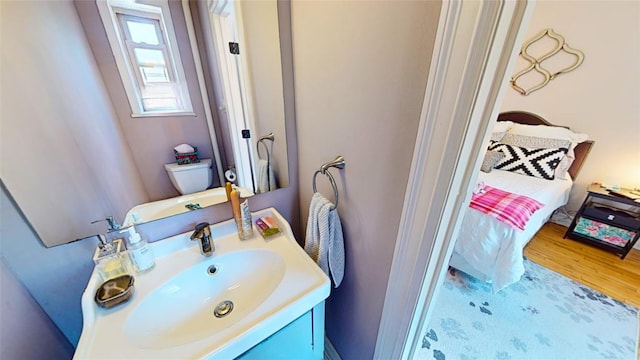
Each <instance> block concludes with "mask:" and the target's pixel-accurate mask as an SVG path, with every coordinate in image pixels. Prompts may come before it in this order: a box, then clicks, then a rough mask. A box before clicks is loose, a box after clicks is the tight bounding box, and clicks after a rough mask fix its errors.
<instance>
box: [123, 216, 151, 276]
mask: <svg viewBox="0 0 640 360" xmlns="http://www.w3.org/2000/svg"><path fill="white" fill-rule="evenodd" d="M127 231H128V232H129V241H128V244H127V249H128V250H129V256H130V257H131V262H132V263H133V266H134V267H135V268H136V271H137V272H138V273H143V272H147V271H149V270H151V269H153V267H154V266H155V265H156V260H155V258H154V257H153V252H152V251H151V248H150V247H149V244H147V242H146V241H145V240H144V239H142V237H141V236H140V234H138V233H137V232H136V228H135V227H134V226H131V227H129V229H127Z"/></svg>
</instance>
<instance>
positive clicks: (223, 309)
mask: <svg viewBox="0 0 640 360" xmlns="http://www.w3.org/2000/svg"><path fill="white" fill-rule="evenodd" d="M231 310H233V302H231V300H225V301H223V302H221V303H220V304H218V306H216V308H215V310H213V315H215V317H217V318H221V317H225V316H227V315H229V313H231Z"/></svg>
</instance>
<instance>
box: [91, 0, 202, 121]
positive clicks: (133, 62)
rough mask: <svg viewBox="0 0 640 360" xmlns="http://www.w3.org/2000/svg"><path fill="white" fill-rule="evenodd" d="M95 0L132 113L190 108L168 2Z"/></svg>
mask: <svg viewBox="0 0 640 360" xmlns="http://www.w3.org/2000/svg"><path fill="white" fill-rule="evenodd" d="M97 4H98V9H99V10H100V16H101V18H102V22H103V24H104V26H105V30H106V31H107V36H108V38H109V43H110V45H111V50H112V51H113V54H114V57H115V59H116V63H117V66H118V71H119V72H120V77H121V79H122V82H123V84H124V88H125V91H126V92H127V97H128V99H129V103H130V104H131V110H132V116H134V117H135V116H158V115H175V114H180V113H183V114H184V113H188V114H192V106H191V100H190V99H189V93H188V89H187V84H186V81H185V76H184V70H183V69H182V62H181V61H180V54H179V53H178V50H177V47H176V40H175V35H174V32H173V26H172V23H171V17H170V14H169V10H168V4H167V2H166V1H162V2H158V1H154V4H157V5H159V6H156V5H148V4H144V3H142V1H141V0H138V1H137V2H136V1H133V0H129V1H123V0H98V1H97Z"/></svg>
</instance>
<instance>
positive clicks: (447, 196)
mask: <svg viewBox="0 0 640 360" xmlns="http://www.w3.org/2000/svg"><path fill="white" fill-rule="evenodd" d="M532 11H533V3H532V1H527V0H523V1H517V2H516V1H511V0H500V1H483V2H480V1H473V0H472V1H462V0H444V1H443V3H442V8H441V13H440V21H439V24H438V30H437V33H436V41H435V45H434V51H433V56H432V59H431V66H430V70H429V77H428V82H427V89H426V92H425V98H424V103H423V108H422V114H421V118H420V125H419V128H418V135H417V139H416V145H415V148H414V154H413V159H412V165H411V172H410V174H409V181H408V184H407V190H406V192H405V199H404V205H403V210H402V217H401V219H400V226H399V229H398V237H397V240H396V246H395V252H394V257H393V262H392V265H391V272H390V274H389V281H388V285H387V292H386V296H385V301H384V308H383V312H382V318H381V321H380V326H379V330H378V338H377V342H376V349H375V353H374V358H376V359H407V358H412V357H413V355H414V353H415V350H416V349H417V346H419V341H420V331H421V329H422V328H423V327H424V324H425V323H426V322H427V321H428V320H429V317H430V315H431V313H430V312H431V305H432V304H433V302H434V299H435V297H436V296H437V294H438V291H439V287H440V285H441V284H442V281H443V280H444V276H445V274H446V269H447V265H448V260H449V258H450V256H451V253H452V251H453V245H454V241H453V239H455V238H456V235H457V233H458V229H459V226H460V222H461V220H462V217H463V215H464V211H465V209H466V207H467V204H468V203H469V200H470V196H471V192H472V189H473V186H474V185H475V181H476V178H477V172H478V171H479V169H480V162H481V157H480V155H481V154H483V153H484V152H483V151H482V149H484V148H486V143H487V141H488V139H489V132H490V128H491V127H490V125H491V124H493V122H494V121H495V118H496V117H497V114H498V111H499V105H500V104H499V101H498V100H499V99H502V97H503V93H504V91H505V89H506V88H507V87H508V86H507V85H508V78H509V75H508V74H510V73H511V72H512V71H513V67H514V65H515V60H516V58H517V52H516V51H514V49H515V47H516V46H517V44H521V43H522V41H523V39H524V35H525V32H526V30H527V29H526V25H527V24H528V21H529V19H530V17H531V13H532Z"/></svg>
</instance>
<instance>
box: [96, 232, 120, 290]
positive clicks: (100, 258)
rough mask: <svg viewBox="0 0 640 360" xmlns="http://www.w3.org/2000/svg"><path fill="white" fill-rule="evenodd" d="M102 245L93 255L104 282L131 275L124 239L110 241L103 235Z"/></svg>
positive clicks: (99, 236) (100, 237) (100, 238)
mask: <svg viewBox="0 0 640 360" xmlns="http://www.w3.org/2000/svg"><path fill="white" fill-rule="evenodd" d="M98 238H99V240H100V243H99V244H98V248H97V249H96V251H95V253H94V254H93V261H94V263H95V267H96V270H97V272H98V274H99V275H100V277H101V278H102V280H103V281H107V280H109V279H112V278H115V277H118V276H120V275H126V274H128V273H129V257H128V256H127V255H126V252H125V250H124V244H123V243H122V241H123V239H116V240H113V241H109V240H107V239H106V237H105V236H104V235H102V234H100V235H98Z"/></svg>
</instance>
